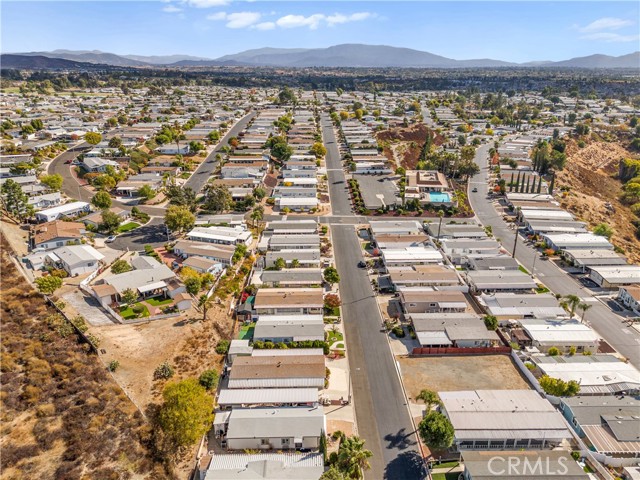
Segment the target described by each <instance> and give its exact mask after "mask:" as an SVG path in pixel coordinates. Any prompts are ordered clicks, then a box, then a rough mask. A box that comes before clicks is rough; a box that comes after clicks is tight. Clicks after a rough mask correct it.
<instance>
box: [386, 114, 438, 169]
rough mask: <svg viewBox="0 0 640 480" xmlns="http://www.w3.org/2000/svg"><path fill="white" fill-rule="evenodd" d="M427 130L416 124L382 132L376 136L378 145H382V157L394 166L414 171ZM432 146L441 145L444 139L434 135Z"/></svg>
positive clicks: (423, 125)
mask: <svg viewBox="0 0 640 480" xmlns="http://www.w3.org/2000/svg"><path fill="white" fill-rule="evenodd" d="M428 132H429V128H428V127H427V126H426V125H425V124H423V123H418V124H415V125H411V126H409V127H406V128H405V127H397V128H392V129H390V130H384V131H382V132H379V133H378V134H377V135H376V139H377V140H378V143H380V144H382V145H384V149H383V152H382V153H383V155H384V156H385V157H387V159H388V160H389V161H390V162H392V163H393V164H394V165H396V166H402V167H404V168H406V169H414V168H416V165H417V163H418V159H419V158H420V152H421V151H422V147H423V146H424V143H425V141H426V139H427V133H428ZM434 135H435V138H434V141H433V143H434V145H442V143H443V142H444V138H443V137H442V136H440V135H438V134H435V132H434Z"/></svg>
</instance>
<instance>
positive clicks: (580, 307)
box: [578, 303, 593, 322]
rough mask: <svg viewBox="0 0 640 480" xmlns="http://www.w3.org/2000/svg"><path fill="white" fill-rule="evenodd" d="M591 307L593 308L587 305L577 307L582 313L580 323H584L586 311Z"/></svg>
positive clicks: (582, 304)
mask: <svg viewBox="0 0 640 480" xmlns="http://www.w3.org/2000/svg"><path fill="white" fill-rule="evenodd" d="M591 307H593V305H589V304H587V303H581V304H579V305H578V310H580V311H581V312H582V316H581V317H580V321H581V322H584V315H585V313H587V310H589V309H590V308H591Z"/></svg>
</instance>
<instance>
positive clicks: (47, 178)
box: [40, 173, 63, 192]
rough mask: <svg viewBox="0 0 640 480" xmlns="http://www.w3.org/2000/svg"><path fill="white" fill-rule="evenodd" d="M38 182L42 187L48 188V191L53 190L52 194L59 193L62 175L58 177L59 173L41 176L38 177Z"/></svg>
mask: <svg viewBox="0 0 640 480" xmlns="http://www.w3.org/2000/svg"><path fill="white" fill-rule="evenodd" d="M40 182H41V183H42V184H44V185H46V186H47V187H49V189H50V190H53V191H54V192H59V191H60V189H61V188H62V182H63V179H62V175H60V174H59V173H54V174H52V175H43V176H41V177H40Z"/></svg>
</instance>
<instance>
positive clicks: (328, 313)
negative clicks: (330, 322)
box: [324, 307, 340, 317]
mask: <svg viewBox="0 0 640 480" xmlns="http://www.w3.org/2000/svg"><path fill="white" fill-rule="evenodd" d="M324 316H325V317H339V316H340V307H332V308H327V307H324Z"/></svg>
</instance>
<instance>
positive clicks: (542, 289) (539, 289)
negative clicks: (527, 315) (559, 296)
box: [536, 286, 549, 293]
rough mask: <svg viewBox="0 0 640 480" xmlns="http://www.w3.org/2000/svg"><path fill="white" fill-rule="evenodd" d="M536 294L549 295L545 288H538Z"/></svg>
mask: <svg viewBox="0 0 640 480" xmlns="http://www.w3.org/2000/svg"><path fill="white" fill-rule="evenodd" d="M536 293H549V289H548V288H547V287H544V286H542V287H538V288H536Z"/></svg>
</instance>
